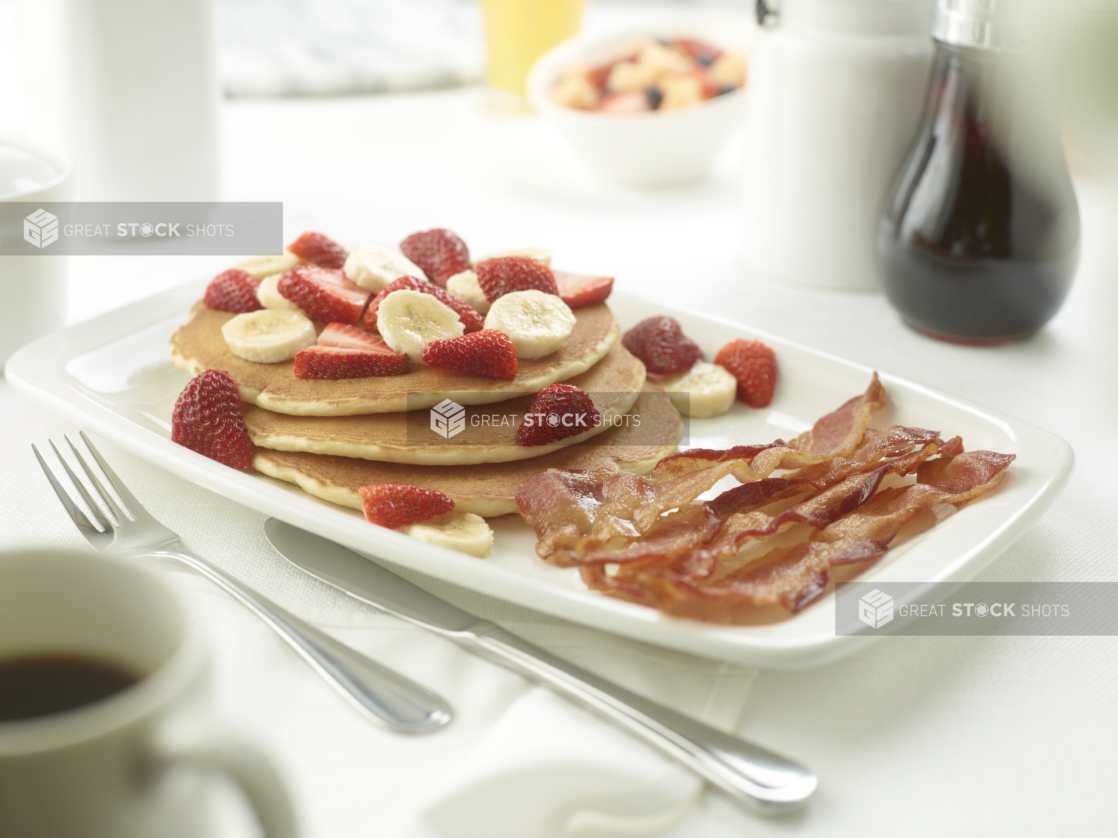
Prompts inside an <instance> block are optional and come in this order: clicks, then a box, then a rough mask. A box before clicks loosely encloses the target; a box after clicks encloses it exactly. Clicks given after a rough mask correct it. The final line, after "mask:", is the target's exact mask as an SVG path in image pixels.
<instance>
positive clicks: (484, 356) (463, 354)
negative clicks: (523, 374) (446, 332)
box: [423, 329, 517, 379]
mask: <svg viewBox="0 0 1118 838" xmlns="http://www.w3.org/2000/svg"><path fill="white" fill-rule="evenodd" d="M423 360H424V362H425V363H428V364H430V365H431V366H433V367H442V368H443V369H447V370H454V371H455V372H464V373H467V374H469V375H480V376H483V377H485V378H504V379H512V378H515V377H516V370H517V363H516V347H514V346H513V345H512V340H510V339H509V336H508V335H506V334H505V333H504V332H498V331H497V330H496V329H484V330H482V331H480V332H470V333H469V334H466V335H462V336H461V337H456V338H444V339H443V340H433V341H431V342H430V343H428V344H427V345H426V346H424V347H423Z"/></svg>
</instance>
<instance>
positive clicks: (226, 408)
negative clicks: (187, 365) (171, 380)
mask: <svg viewBox="0 0 1118 838" xmlns="http://www.w3.org/2000/svg"><path fill="white" fill-rule="evenodd" d="M171 441H172V442H177V443H178V444H179V445H185V446H186V447H187V448H189V449H190V450H191V451H197V452H198V453H199V454H201V455H202V456H204V457H209V458H210V459H211V460H217V461H218V462H219V463H222V464H223V465H227V466H229V467H231V468H235V469H246V468H248V467H249V466H251V465H252V456H253V448H252V440H251V439H250V438H249V435H248V429H247V428H245V420H244V417H242V416H241V396H240V393H239V392H238V391H237V385H236V384H235V383H234V382H233V379H232V377H230V375H229V373H227V372H225V371H224V370H206V372H204V373H202V374H201V375H199V376H196V377H194V378H192V379H191V380H190V381H189V382H188V383H187V385H186V387H184V388H183V391H182V392H181V393H179V397H178V400H177V401H176V402H175V409H174V411H173V412H172V413H171Z"/></svg>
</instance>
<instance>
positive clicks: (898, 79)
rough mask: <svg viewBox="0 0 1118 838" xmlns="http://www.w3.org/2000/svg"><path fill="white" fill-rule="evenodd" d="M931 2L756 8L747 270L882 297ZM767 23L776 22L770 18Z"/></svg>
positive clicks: (816, 2) (927, 61)
mask: <svg viewBox="0 0 1118 838" xmlns="http://www.w3.org/2000/svg"><path fill="white" fill-rule="evenodd" d="M932 6H933V0H782V2H781V3H780V5H779V7H778V8H775V4H774V3H773V2H772V0H769V2H765V0H760V2H758V7H759V16H761V17H765V21H764V27H763V29H762V30H761V31H760V32H759V33H758V36H757V39H756V41H755V46H754V51H753V55H752V63H751V70H750V81H749V85H750V94H749V102H748V105H747V107H748V117H747V120H746V144H747V145H746V156H745V163H744V167H743V168H744V171H743V179H744V193H743V215H744V218H743V250H742V257H743V260H744V262H745V263H746V265H748V266H749V267H750V268H752V269H755V270H757V271H760V272H761V273H764V274H767V275H769V276H772V277H776V278H779V279H782V280H789V281H792V282H797V283H801V284H806V285H813V286H820V287H825V288H831V289H841V290H852V291H873V290H877V289H878V288H879V284H878V281H877V278H876V267H875V262H874V237H875V235H876V230H877V219H878V217H879V214H880V209H881V203H882V200H883V199H884V196H885V192H886V190H887V189H888V186H889V183H890V182H891V180H892V178H893V176H894V175H895V174H896V172H897V168H898V167H899V166H900V163H901V160H902V157H903V156H904V154H905V152H906V150H907V149H908V147H909V144H910V142H911V140H912V138H913V136H914V135H915V133H916V128H917V124H918V122H919V119H920V114H921V112H922V103H923V96H924V91H925V88H926V85H927V82H928V73H929V70H930V66H931V57H932V44H931V37H930V32H931V19H932ZM766 12H767V14H766Z"/></svg>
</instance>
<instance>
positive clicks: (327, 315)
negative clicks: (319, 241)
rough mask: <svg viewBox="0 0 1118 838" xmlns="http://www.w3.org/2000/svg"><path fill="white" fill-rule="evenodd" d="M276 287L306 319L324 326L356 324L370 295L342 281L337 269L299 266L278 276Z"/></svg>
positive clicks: (355, 285)
mask: <svg viewBox="0 0 1118 838" xmlns="http://www.w3.org/2000/svg"><path fill="white" fill-rule="evenodd" d="M276 288H277V289H278V290H279V292H280V294H282V295H283V296H284V297H286V298H287V299H289V300H291V302H293V303H295V305H297V306H299V308H301V309H302V310H303V312H304V313H305V314H306V315H307V317H311V318H314V319H315V320H321V321H322V322H323V323H346V324H348V325H350V326H352V325H353V324H355V323H356V322H357V321H358V319H359V318H360V317H361V312H362V311H364V310H365V304H366V303H368V302H369V297H370V296H372V295H371V294H370V293H369V292H368V291H366V290H365V289H364V288H362V287H361V286H360V285H357V284H355V283H353V282H350V281H349V280H348V279H346V278H345V275H344V274H343V273H342V272H341V271H340V270H337V269H330V268H319V267H317V266H315V265H300V266H299V267H297V268H292V269H291V270H289V271H288V272H287V273H285V274H284V275H283V276H281V277H280V279H279V282H278V283H277V284H276Z"/></svg>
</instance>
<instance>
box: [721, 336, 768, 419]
mask: <svg viewBox="0 0 1118 838" xmlns="http://www.w3.org/2000/svg"><path fill="white" fill-rule="evenodd" d="M714 363H716V364H718V365H720V366H723V367H725V368H726V369H728V370H729V371H730V374H731V375H733V376H734V378H736V379H737V380H738V401H739V402H745V403H746V404H747V405H749V406H750V407H768V406H769V405H770V404H772V400H773V394H774V393H775V392H776V353H775V352H773V350H772V349H771V348H770V347H768V346H766V345H765V344H763V343H761V341H759V340H745V339H743V338H739V339H738V340H732V341H730V342H729V343H727V344H726V345H725V346H723V347H722V348H721V349H719V350H718V354H717V355H715V356H714Z"/></svg>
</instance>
